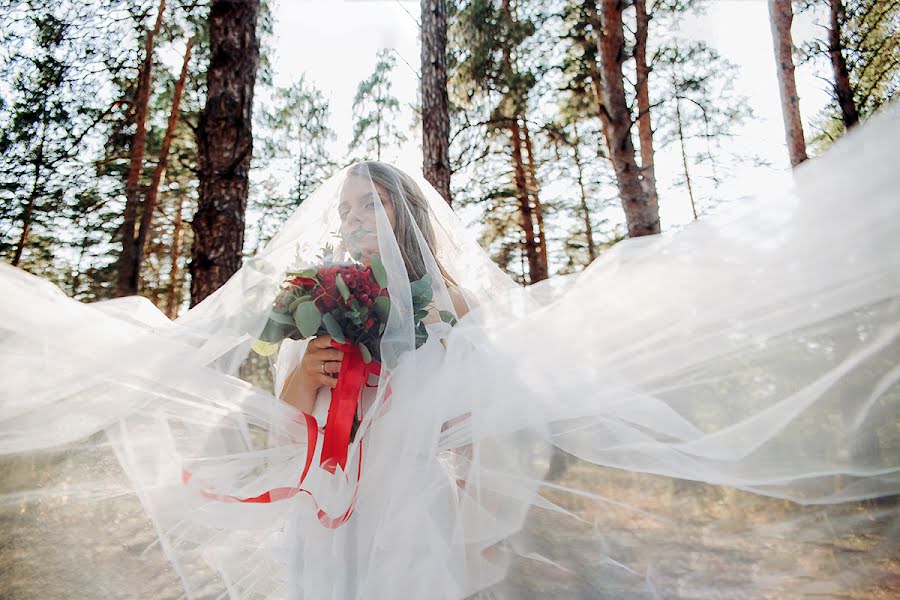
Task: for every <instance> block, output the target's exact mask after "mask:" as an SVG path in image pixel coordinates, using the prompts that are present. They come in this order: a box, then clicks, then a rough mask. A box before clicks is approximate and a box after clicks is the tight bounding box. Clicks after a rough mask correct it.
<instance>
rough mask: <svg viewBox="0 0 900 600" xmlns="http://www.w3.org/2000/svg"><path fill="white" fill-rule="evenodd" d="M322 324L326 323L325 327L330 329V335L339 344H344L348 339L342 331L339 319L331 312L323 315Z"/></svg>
mask: <svg viewBox="0 0 900 600" xmlns="http://www.w3.org/2000/svg"><path fill="white" fill-rule="evenodd" d="M322 324H324V325H325V329H326V330H327V331H328V335H330V336H331V337H333V338H334V340H335V341H336V342H338V343H339V344H343V343H344V342H345V341H346V338H345V337H344V332H343V331H341V326H340V325H339V324H338V322H337V319H335V318H334V317H333V316H332V315H331V313H325V314H324V315H322Z"/></svg>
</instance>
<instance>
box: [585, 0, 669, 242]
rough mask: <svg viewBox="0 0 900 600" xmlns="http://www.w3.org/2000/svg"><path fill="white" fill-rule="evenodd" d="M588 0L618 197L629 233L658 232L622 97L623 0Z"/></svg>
mask: <svg viewBox="0 0 900 600" xmlns="http://www.w3.org/2000/svg"><path fill="white" fill-rule="evenodd" d="M594 1H595V0H591V2H590V4H589V6H588V11H589V17H590V19H591V23H592V25H593V26H594V33H595V35H596V44H597V51H598V55H599V57H600V74H599V75H600V91H601V94H602V96H601V106H600V107H599V112H600V118H601V120H602V121H603V122H604V128H603V129H604V133H605V135H606V142H607V146H608V148H609V155H610V160H611V161H612V164H613V168H614V169H615V172H616V181H617V184H618V187H619V197H620V199H621V202H622V207H623V208H624V210H625V220H626V222H627V225H628V235H629V236H631V237H638V236H642V235H651V234H654V233H659V231H660V223H659V206H658V204H657V203H655V202H654V200H653V199H652V198H649V197H648V196H647V194H646V192H645V191H644V184H643V183H642V181H641V173H640V169H639V168H638V165H637V160H636V158H635V149H634V142H633V141H632V138H631V126H632V115H631V109H630V107H629V106H628V102H627V100H626V97H625V78H624V73H623V68H622V65H623V63H624V61H625V56H626V52H625V32H624V25H623V20H622V14H623V12H624V10H625V8H626V2H625V1H624V0H600V11H599V12H598V11H597V9H596V6H595V5H594Z"/></svg>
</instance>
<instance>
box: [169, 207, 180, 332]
mask: <svg viewBox="0 0 900 600" xmlns="http://www.w3.org/2000/svg"><path fill="white" fill-rule="evenodd" d="M183 213H184V199H183V198H180V197H179V198H178V207H177V208H176V210H175V221H174V223H173V224H172V248H171V249H170V251H169V260H170V261H171V265H170V267H169V288H168V290H167V293H166V316H168V317H169V318H170V319H175V318H176V317H178V307H179V306H180V305H181V289H182V287H183V286H182V284H181V267H180V266H179V264H178V259H179V258H181V246H182V240H183V239H184V221H183V220H182V219H183Z"/></svg>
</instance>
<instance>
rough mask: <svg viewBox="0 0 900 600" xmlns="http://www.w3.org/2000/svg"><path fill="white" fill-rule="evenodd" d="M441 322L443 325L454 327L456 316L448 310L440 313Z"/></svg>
mask: <svg viewBox="0 0 900 600" xmlns="http://www.w3.org/2000/svg"><path fill="white" fill-rule="evenodd" d="M440 314H441V321H443V322H444V323H449V324H450V325H456V315H454V314H453V313H452V312H450V311H449V310H442V311H440Z"/></svg>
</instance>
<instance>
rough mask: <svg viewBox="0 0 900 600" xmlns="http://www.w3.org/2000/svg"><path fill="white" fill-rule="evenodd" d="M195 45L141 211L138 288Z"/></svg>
mask: <svg viewBox="0 0 900 600" xmlns="http://www.w3.org/2000/svg"><path fill="white" fill-rule="evenodd" d="M193 47H194V40H193V38H191V39H190V40H188V42H187V48H186V49H185V51H184V61H183V62H182V64H181V73H180V74H179V76H178V81H177V82H175V91H174V94H173V97H172V110H171V112H170V113H169V121H168V123H166V133H165V135H164V136H163V141H162V147H161V148H160V150H159V161H158V162H157V163H156V168H155V169H154V170H153V179H152V181H151V182H150V188H149V189H148V190H147V197H146V198H145V199H144V208H143V211H142V212H141V224H140V227H139V228H138V235H137V242H136V250H137V251H136V252H135V255H134V266H133V267H132V268H133V269H134V272H135V273H136V275H137V281H138V288H140V279H141V278H140V274H141V265H142V263H143V261H144V252H145V247H146V245H147V234H148V233H149V232H150V226H151V224H152V223H153V213H154V212H155V211H156V203H157V199H158V197H159V186H160V184H161V183H162V181H163V179H164V178H165V176H166V162H167V161H168V159H169V149H170V148H171V146H172V138H173V137H174V136H175V128H176V127H177V126H178V115H179V114H180V110H181V96H182V94H183V92H184V82H185V80H186V79H187V71H188V63H189V62H190V60H191V49H192V48H193Z"/></svg>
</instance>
